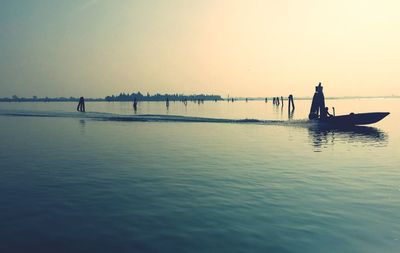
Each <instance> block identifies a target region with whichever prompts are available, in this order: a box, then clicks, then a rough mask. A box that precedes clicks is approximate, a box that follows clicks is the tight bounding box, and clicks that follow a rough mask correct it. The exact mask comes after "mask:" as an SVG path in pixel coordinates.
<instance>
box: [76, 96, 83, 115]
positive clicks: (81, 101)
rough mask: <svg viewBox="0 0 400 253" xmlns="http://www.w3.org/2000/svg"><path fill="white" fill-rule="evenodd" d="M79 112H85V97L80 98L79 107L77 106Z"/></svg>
mask: <svg viewBox="0 0 400 253" xmlns="http://www.w3.org/2000/svg"><path fill="white" fill-rule="evenodd" d="M76 110H77V111H78V112H85V99H84V98H83V97H80V98H79V103H78V107H76Z"/></svg>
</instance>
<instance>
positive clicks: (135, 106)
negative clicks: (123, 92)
mask: <svg viewBox="0 0 400 253" xmlns="http://www.w3.org/2000/svg"><path fill="white" fill-rule="evenodd" d="M137 104H138V103H137V99H136V98H135V99H133V110H135V112H136V111H137Z"/></svg>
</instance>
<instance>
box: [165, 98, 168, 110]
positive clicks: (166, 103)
mask: <svg viewBox="0 0 400 253" xmlns="http://www.w3.org/2000/svg"><path fill="white" fill-rule="evenodd" d="M165 106H166V107H167V108H168V107H169V98H168V97H167V100H166V101H165Z"/></svg>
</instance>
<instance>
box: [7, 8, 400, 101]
mask: <svg viewBox="0 0 400 253" xmlns="http://www.w3.org/2000/svg"><path fill="white" fill-rule="evenodd" d="M399 10H400V2H399V1H395V0H393V1H387V0H380V1H378V0H377V1H368V0H363V1H355V0H346V1H342V0H335V1H334V0H331V1H324V0H303V1H302V0H293V1H285V0H282V1H281V0H271V1H268V0H264V1H261V0H259V1H258V0H243V1H242V0H197V1H194V0H163V1H161V0H158V1H157V0H143V1H134V0H113V1H111V0H110V1H106V0H87V1H84V0H64V1H57V0H35V1H30V0H26V1H24V0H19V1H16V0H12V1H9V0H2V1H1V8H0V33H1V36H0V97H2V96H11V95H14V94H17V95H19V96H32V95H38V96H80V95H84V96H87V97H102V96H105V95H108V94H115V93H119V92H121V91H125V92H133V91H135V92H136V91H138V90H140V91H142V92H150V93H154V92H161V93H164V92H171V93H175V92H177V93H186V94H188V93H201V92H204V93H215V94H220V95H223V96H226V95H227V94H230V95H231V96H273V95H287V94H289V93H293V94H294V95H296V96H311V95H312V94H313V91H314V85H315V84H316V83H317V82H318V81H322V82H323V84H324V85H325V92H326V95H327V96H342V95H392V94H397V95H400V15H399Z"/></svg>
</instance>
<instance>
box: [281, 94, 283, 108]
mask: <svg viewBox="0 0 400 253" xmlns="http://www.w3.org/2000/svg"><path fill="white" fill-rule="evenodd" d="M281 101H282V106H283V97H282V96H281Z"/></svg>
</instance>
